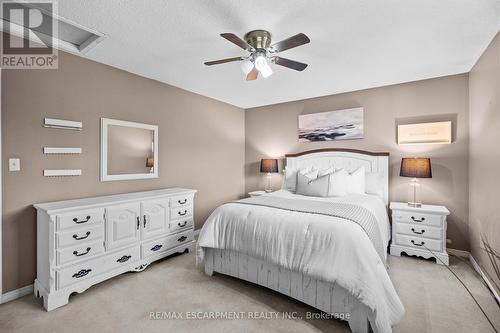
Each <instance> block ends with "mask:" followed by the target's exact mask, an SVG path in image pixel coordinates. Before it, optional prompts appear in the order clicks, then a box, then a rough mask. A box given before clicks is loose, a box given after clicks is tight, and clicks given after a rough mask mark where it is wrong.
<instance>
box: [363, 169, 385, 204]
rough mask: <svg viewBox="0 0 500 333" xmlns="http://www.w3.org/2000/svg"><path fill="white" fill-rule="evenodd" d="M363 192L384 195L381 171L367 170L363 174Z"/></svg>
mask: <svg viewBox="0 0 500 333" xmlns="http://www.w3.org/2000/svg"><path fill="white" fill-rule="evenodd" d="M365 177H366V178H365V192H366V193H367V194H375V195H378V196H379V197H381V198H382V197H383V196H384V192H383V187H384V184H383V175H382V173H381V172H367V173H366V174H365Z"/></svg>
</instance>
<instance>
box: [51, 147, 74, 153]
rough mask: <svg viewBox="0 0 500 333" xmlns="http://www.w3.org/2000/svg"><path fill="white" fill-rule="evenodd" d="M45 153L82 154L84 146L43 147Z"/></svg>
mask: <svg viewBox="0 0 500 333" xmlns="http://www.w3.org/2000/svg"><path fill="white" fill-rule="evenodd" d="M43 153H44V154H81V153H82V148H76V147H43Z"/></svg>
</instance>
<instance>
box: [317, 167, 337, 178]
mask: <svg viewBox="0 0 500 333" xmlns="http://www.w3.org/2000/svg"><path fill="white" fill-rule="evenodd" d="M334 172H335V168H334V167H333V166H331V167H329V168H328V169H323V170H319V171H318V177H321V176H324V175H329V174H332V173H334Z"/></svg>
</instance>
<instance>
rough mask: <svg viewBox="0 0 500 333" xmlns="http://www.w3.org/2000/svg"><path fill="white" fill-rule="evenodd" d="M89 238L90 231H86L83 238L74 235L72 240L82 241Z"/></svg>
mask: <svg viewBox="0 0 500 333" xmlns="http://www.w3.org/2000/svg"><path fill="white" fill-rule="evenodd" d="M89 236H90V231H87V232H86V233H85V236H82V237H78V235H77V234H74V235H73V238H74V239H76V240H82V239H85V238H87V237H89Z"/></svg>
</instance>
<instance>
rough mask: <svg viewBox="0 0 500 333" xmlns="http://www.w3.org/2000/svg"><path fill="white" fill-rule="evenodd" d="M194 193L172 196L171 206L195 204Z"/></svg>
mask: <svg viewBox="0 0 500 333" xmlns="http://www.w3.org/2000/svg"><path fill="white" fill-rule="evenodd" d="M193 197H194V195H193V194H186V195H179V196H175V197H172V198H170V207H184V206H192V205H193Z"/></svg>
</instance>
